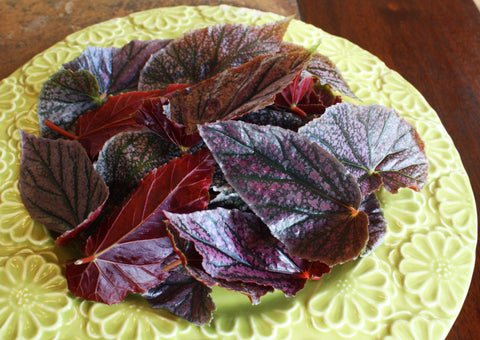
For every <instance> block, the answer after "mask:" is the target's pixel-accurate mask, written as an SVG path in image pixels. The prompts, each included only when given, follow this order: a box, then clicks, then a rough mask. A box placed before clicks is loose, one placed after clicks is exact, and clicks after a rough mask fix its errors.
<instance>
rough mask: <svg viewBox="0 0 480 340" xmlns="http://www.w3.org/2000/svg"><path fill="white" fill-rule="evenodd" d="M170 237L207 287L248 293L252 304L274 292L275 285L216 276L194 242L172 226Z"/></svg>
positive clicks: (191, 271) (184, 261)
mask: <svg viewBox="0 0 480 340" xmlns="http://www.w3.org/2000/svg"><path fill="white" fill-rule="evenodd" d="M168 231H169V235H170V239H171V241H172V244H173V246H174V248H175V251H176V252H177V254H178V255H179V256H180V258H181V260H182V263H183V265H184V267H185V269H187V271H188V272H189V273H190V275H192V276H193V277H195V278H196V279H197V280H198V281H200V282H202V283H203V284H204V285H206V286H207V287H214V286H220V287H222V288H225V289H228V290H231V291H234V292H238V293H241V294H244V295H246V296H247V297H248V298H249V299H250V301H251V303H252V304H254V305H257V304H259V303H260V298H261V297H262V296H264V295H265V294H267V293H271V292H273V287H271V286H264V285H259V284H256V283H252V282H244V281H228V280H225V279H220V278H214V277H213V276H212V275H210V274H209V273H208V272H207V271H206V270H205V269H204V268H203V266H202V262H203V260H202V256H201V255H200V253H199V252H198V251H197V250H196V249H195V245H194V243H193V242H191V241H188V240H186V239H184V238H182V237H180V235H179V232H178V231H177V230H176V229H175V228H172V227H169V228H168Z"/></svg>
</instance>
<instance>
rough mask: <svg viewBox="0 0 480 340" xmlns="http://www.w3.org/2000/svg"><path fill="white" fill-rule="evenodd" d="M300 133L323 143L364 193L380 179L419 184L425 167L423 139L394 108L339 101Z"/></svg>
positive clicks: (389, 184)
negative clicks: (340, 102)
mask: <svg viewBox="0 0 480 340" xmlns="http://www.w3.org/2000/svg"><path fill="white" fill-rule="evenodd" d="M299 133H300V134H302V135H304V136H306V137H308V138H309V139H311V140H312V141H314V142H316V143H318V144H319V145H320V146H321V147H323V148H325V149H326V150H327V151H329V152H330V153H331V154H332V155H334V156H335V157H336V158H337V159H339V160H340V161H341V162H342V163H343V164H344V165H345V167H346V168H347V169H348V170H349V171H350V172H351V173H352V175H353V176H354V177H355V178H356V180H357V181H358V183H359V185H360V188H361V189H362V193H363V194H364V195H366V194H368V193H370V192H373V191H375V190H377V189H378V188H379V187H380V186H381V184H382V183H383V184H384V185H385V188H386V189H387V190H388V191H390V192H392V193H395V192H397V191H398V189H399V188H400V187H410V188H412V189H415V190H420V189H421V188H422V187H423V186H424V185H425V181H426V178H427V172H428V161H427V158H426V155H425V151H424V146H423V142H422V141H421V139H420V137H419V135H418V133H417V131H416V130H415V128H414V127H413V126H412V125H411V124H409V123H408V122H407V121H406V120H405V119H403V118H402V117H400V116H399V115H398V114H397V113H396V112H395V111H394V110H392V109H389V108H386V107H383V106H380V105H370V106H355V105H353V104H349V103H342V104H338V105H334V106H331V107H329V108H328V109H327V110H326V111H325V113H324V114H323V116H322V117H320V118H318V119H316V120H314V121H312V122H310V123H309V124H307V125H306V126H304V127H302V128H300V130H299Z"/></svg>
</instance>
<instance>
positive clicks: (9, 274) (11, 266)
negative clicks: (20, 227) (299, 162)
mask: <svg viewBox="0 0 480 340" xmlns="http://www.w3.org/2000/svg"><path fill="white" fill-rule="evenodd" d="M66 290H67V284H66V281H65V279H64V277H63V276H62V274H61V271H60V268H59V267H58V266H57V265H56V264H53V263H48V262H46V261H45V260H44V259H43V257H41V256H39V255H29V256H26V257H23V256H15V257H12V258H10V259H9V260H8V261H7V262H6V263H5V265H4V266H3V267H1V268H0V306H1V307H0V337H1V338H2V339H15V338H22V339H34V338H38V337H40V336H41V335H42V333H44V332H47V331H50V330H54V329H56V328H58V327H59V326H61V325H62V322H64V321H65V320H63V318H62V313H63V312H65V311H67V310H68V308H69V307H70V300H69V299H68V297H67V296H66Z"/></svg>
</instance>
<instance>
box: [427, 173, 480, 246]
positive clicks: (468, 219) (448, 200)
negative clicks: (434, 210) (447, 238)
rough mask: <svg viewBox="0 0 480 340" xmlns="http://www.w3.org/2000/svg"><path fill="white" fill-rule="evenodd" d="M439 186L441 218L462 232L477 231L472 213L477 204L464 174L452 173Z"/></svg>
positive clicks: (441, 180) (437, 193) (437, 195)
mask: <svg viewBox="0 0 480 340" xmlns="http://www.w3.org/2000/svg"><path fill="white" fill-rule="evenodd" d="M439 184H440V187H439V188H438V190H437V191H436V193H435V197H436V199H437V201H438V202H439V204H438V210H439V212H440V214H441V216H442V217H443V218H445V219H447V220H448V222H450V223H449V224H451V225H454V226H456V228H458V229H459V230H460V231H462V232H465V231H468V230H475V228H474V227H475V225H476V216H475V214H473V213H472V211H474V210H475V202H474V198H473V193H472V188H471V186H470V183H469V180H468V178H467V177H466V176H465V175H464V174H462V173H452V174H451V175H450V176H448V177H443V178H441V179H440V180H439ZM472 236H476V235H472ZM475 238H476V237H475Z"/></svg>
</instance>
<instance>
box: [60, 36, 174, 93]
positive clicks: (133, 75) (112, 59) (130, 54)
mask: <svg viewBox="0 0 480 340" xmlns="http://www.w3.org/2000/svg"><path fill="white" fill-rule="evenodd" d="M170 41H171V40H168V39H166V40H144V41H140V40H132V41H131V42H129V43H128V44H126V45H125V46H123V47H120V48H119V47H93V46H88V47H87V48H86V49H85V50H84V51H83V52H82V54H81V55H80V56H78V57H77V58H75V59H74V60H72V61H71V62H69V63H67V64H65V65H63V67H64V68H66V69H71V70H73V71H78V70H80V69H84V70H87V71H90V72H91V73H92V74H93V75H94V76H95V78H96V79H97V81H98V83H99V86H100V93H108V94H116V93H118V92H120V91H125V90H136V89H137V83H138V79H139V77H140V70H141V69H142V68H143V67H144V66H145V63H146V62H147V60H148V58H150V55H152V54H153V53H156V52H158V51H159V50H161V49H162V48H164V47H165V46H167V45H168V43H169V42H170Z"/></svg>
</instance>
